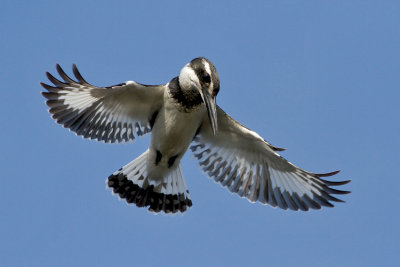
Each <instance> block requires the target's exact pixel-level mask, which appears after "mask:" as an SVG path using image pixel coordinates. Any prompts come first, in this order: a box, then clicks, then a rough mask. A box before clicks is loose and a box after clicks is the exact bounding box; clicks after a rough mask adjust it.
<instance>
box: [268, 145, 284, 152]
mask: <svg viewBox="0 0 400 267" xmlns="http://www.w3.org/2000/svg"><path fill="white" fill-rule="evenodd" d="M271 147H272V150H274V151H285V150H286V148H282V147H276V146H271Z"/></svg>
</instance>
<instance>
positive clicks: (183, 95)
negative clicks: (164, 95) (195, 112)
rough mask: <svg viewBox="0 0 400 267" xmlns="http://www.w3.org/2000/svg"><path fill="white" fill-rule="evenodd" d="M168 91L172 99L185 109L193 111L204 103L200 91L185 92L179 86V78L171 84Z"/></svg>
mask: <svg viewBox="0 0 400 267" xmlns="http://www.w3.org/2000/svg"><path fill="white" fill-rule="evenodd" d="M168 89H169V92H170V94H171V97H172V98H173V99H174V100H175V101H176V102H177V103H178V104H180V105H181V106H182V107H183V108H184V109H187V110H190V109H193V108H195V107H197V106H199V105H200V104H201V103H202V102H203V100H202V99H201V95H200V93H199V92H198V91H196V90H183V89H182V88H181V86H180V85H179V77H175V78H173V79H172V80H171V81H170V82H169V84H168Z"/></svg>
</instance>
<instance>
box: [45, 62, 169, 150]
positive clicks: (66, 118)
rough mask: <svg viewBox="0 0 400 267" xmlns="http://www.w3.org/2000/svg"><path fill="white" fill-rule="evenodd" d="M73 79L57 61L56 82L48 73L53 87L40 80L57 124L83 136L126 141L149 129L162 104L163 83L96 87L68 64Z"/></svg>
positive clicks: (102, 139) (126, 83) (108, 141)
mask: <svg viewBox="0 0 400 267" xmlns="http://www.w3.org/2000/svg"><path fill="white" fill-rule="evenodd" d="M72 69H73V72H74V75H75V77H76V79H77V81H74V80H73V79H71V78H70V77H68V75H67V74H65V72H64V71H63V70H62V69H61V67H60V66H59V65H58V64H57V71H58V74H59V75H60V76H61V78H62V79H63V81H60V80H58V79H56V78H54V76H52V75H51V74H50V73H48V72H47V73H46V75H47V78H48V79H49V80H50V81H51V82H52V83H53V84H54V86H50V85H47V84H45V83H40V84H41V85H42V86H43V87H44V88H45V89H46V90H47V91H48V92H42V95H43V96H44V97H45V98H47V99H48V100H47V102H46V104H47V105H48V106H49V107H50V110H49V112H50V113H51V114H52V117H53V119H55V120H56V121H57V123H59V124H62V125H63V126H64V127H66V128H69V129H70V130H72V131H74V132H75V133H76V134H77V135H81V136H83V137H84V138H90V139H95V140H98V141H104V142H106V143H115V142H127V141H132V140H134V139H135V133H136V134H137V135H143V134H145V133H148V132H150V131H151V128H152V124H153V123H154V120H155V117H156V116H157V112H158V110H159V109H160V107H161V106H162V102H163V94H164V90H165V86H164V85H155V86H150V85H142V84H138V83H136V82H133V81H129V82H125V83H122V84H118V85H114V86H109V87H97V86H93V85H91V84H89V83H88V82H86V81H85V80H84V79H83V78H82V76H81V74H80V73H79V71H78V69H77V67H76V65H75V64H74V65H73V66H72Z"/></svg>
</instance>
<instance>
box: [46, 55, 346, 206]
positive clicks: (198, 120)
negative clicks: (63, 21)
mask: <svg viewBox="0 0 400 267" xmlns="http://www.w3.org/2000/svg"><path fill="white" fill-rule="evenodd" d="M56 67H57V71H58V74H59V75H60V77H61V78H62V81H61V80H58V79H57V78H55V77H54V76H52V75H51V74H50V73H48V72H47V73H46V75H47V78H48V79H49V80H50V82H51V83H53V85H48V84H45V83H41V85H42V86H43V87H44V88H45V89H46V90H47V92H42V95H43V96H44V97H45V98H46V99H47V102H46V104H47V105H48V106H49V107H50V109H49V112H50V113H51V114H52V117H53V119H54V120H56V121H57V123H59V124H61V125H63V126H64V127H65V128H68V129H70V130H71V131H73V132H75V133H76V134H77V135H80V136H82V137H84V138H89V139H94V140H97V141H103V142H105V143H121V142H129V141H133V140H134V139H135V138H136V136H141V135H144V134H147V133H151V141H150V146H149V148H148V149H147V150H146V151H145V152H144V153H143V154H142V155H141V156H139V157H138V158H136V159H135V160H133V161H131V162H130V163H128V164H126V165H125V166H123V167H122V168H121V169H119V170H117V171H115V172H114V173H113V174H111V175H110V176H109V177H108V179H107V181H106V182H107V185H108V187H109V188H111V189H112V191H113V192H114V193H115V194H118V195H119V197H120V198H122V199H125V200H126V201H127V202H128V203H134V204H135V205H136V206H138V207H148V210H149V211H151V212H155V213H159V212H164V213H176V212H181V213H183V212H185V211H186V210H187V208H189V207H191V206H192V200H191V198H190V195H189V191H188V189H187V186H186V182H185V179H184V177H183V174H182V169H181V166H180V161H181V159H182V157H183V155H184V154H185V152H186V150H187V149H188V148H189V147H190V150H191V151H192V153H193V155H194V157H195V158H196V159H197V160H198V161H199V165H200V167H201V169H202V170H203V171H204V172H205V173H206V174H207V175H208V176H209V177H210V178H212V179H214V180H215V181H216V182H218V183H220V184H221V185H222V186H225V187H227V188H228V189H229V191H231V192H233V193H236V194H238V195H239V196H241V197H244V198H247V199H248V200H249V201H250V202H261V203H263V204H269V205H271V206H273V207H280V208H282V209H291V210H303V211H307V210H309V209H320V208H321V207H322V206H326V207H333V204H332V203H331V202H343V201H342V200H340V199H338V198H336V197H334V196H333V195H335V194H339V195H341V194H348V193H350V192H349V191H342V190H337V189H334V188H332V186H339V185H344V184H347V183H348V182H350V180H347V181H328V180H325V179H323V178H322V177H326V176H332V175H334V174H337V173H338V172H339V171H335V172H330V173H321V174H318V173H312V172H308V171H305V170H303V169H300V168H299V167H297V166H295V165H293V164H292V163H290V162H289V161H287V160H286V159H284V158H283V157H281V156H280V155H279V154H278V153H277V152H278V151H282V150H284V149H282V148H278V147H275V146H273V145H271V144H270V143H268V142H267V141H266V140H264V139H263V138H262V137H261V136H260V135H258V134H257V133H256V132H254V131H251V130H249V129H248V128H246V127H244V126H243V125H242V124H240V123H239V122H237V121H236V120H235V119H233V118H232V117H230V116H229V115H228V114H226V113H225V112H224V111H223V110H222V109H221V108H220V107H219V106H218V105H217V104H216V96H217V95H218V92H219V89H220V84H219V77H218V74H217V71H216V69H215V67H214V65H213V64H212V63H211V62H210V61H209V60H208V59H206V58H203V57H199V58H195V59H193V60H192V61H191V62H190V63H188V64H187V65H185V66H184V67H183V68H182V70H181V71H180V74H179V76H178V77H175V78H173V79H172V80H171V81H170V82H168V83H167V84H163V85H144V84H140V83H137V82H135V81H127V82H125V83H121V84H117V85H113V86H108V87H98V86H94V85H91V84H90V83H88V82H87V81H85V79H84V78H83V77H82V75H81V74H80V73H79V71H78V69H77V67H76V65H75V64H74V65H73V66H72V70H73V73H74V75H75V79H76V80H74V79H72V78H70V77H69V76H68V75H67V74H66V73H65V72H64V71H63V69H62V68H61V67H60V65H58V64H57V66H56Z"/></svg>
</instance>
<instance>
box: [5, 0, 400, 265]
mask: <svg viewBox="0 0 400 267" xmlns="http://www.w3.org/2000/svg"><path fill="white" fill-rule="evenodd" d="M0 25H1V27H0V34H1V36H0V37H1V38H0V51H1V52H0V63H1V67H0V78H1V83H0V88H1V93H2V96H1V98H0V109H1V117H0V122H1V125H2V126H1V131H0V137H1V138H0V140H1V141H0V142H1V146H0V149H1V153H0V157H1V160H0V166H1V186H0V212H1V219H0V265H1V266H293V265H297V266H399V264H400V261H399V257H400V256H399V255H400V254H399V253H400V249H399V241H400V230H399V229H400V227H399V225H400V213H399V212H400V210H399V207H398V203H399V202H400V196H399V188H400V177H399V171H400V160H399V154H398V152H399V144H400V140H399V134H400V123H399V115H400V105H399V98H400V93H399V92H400V88H399V84H400V79H399V77H400V76H399V71H400V53H399V48H400V4H399V1H366V0H362V1H246V2H245V1H224V2H223V1H140V2H139V1H110V2H106V1H40V0H39V1H8V0H3V1H2V3H1V8H0ZM198 56H204V57H207V58H209V59H210V60H211V61H212V62H213V63H214V64H215V66H216V67H217V70H218V72H219V76H220V80H221V91H220V93H219V95H218V98H217V102H218V104H219V105H220V106H221V107H222V108H223V109H224V110H225V111H226V112H228V113H229V114H230V115H231V116H233V117H234V118H235V119H237V120H238V121H239V122H241V123H243V124H244V125H246V126H247V127H249V128H250V129H253V130H255V131H256V132H258V133H259V134H260V135H261V136H263V137H264V138H265V139H266V140H268V141H269V142H270V143H272V144H274V145H276V146H280V147H284V148H287V151H285V152H283V153H282V155H283V156H284V157H285V158H287V159H289V160H290V161H291V162H293V163H295V164H296V165H298V166H300V167H302V168H305V169H306V170H309V171H313V172H329V171H334V170H336V169H341V170H342V172H341V173H340V174H339V175H337V176H334V177H333V179H335V180H344V179H352V182H351V183H350V184H348V185H346V186H343V187H341V189H344V190H351V191H352V194H350V195H346V196H343V199H344V200H346V203H344V204H342V203H338V204H337V205H336V207H335V208H333V209H329V208H326V209H322V210H318V211H311V212H306V213H303V212H292V211H284V210H280V209H274V208H271V207H269V206H263V205H260V204H250V203H249V202H248V201H247V200H245V199H241V198H239V197H237V196H236V195H232V194H231V193H229V192H228V191H227V190H226V189H225V188H222V187H221V186H220V185H218V184H215V183H214V182H213V181H212V180H210V179H209V178H207V177H206V176H205V175H203V174H202V172H201V171H200V168H199V167H198V166H197V162H196V161H195V160H194V159H193V158H192V156H191V154H190V153H187V154H186V156H185V157H184V159H183V160H182V167H183V171H184V175H185V177H186V180H187V184H188V187H189V190H190V192H191V197H192V200H193V208H192V209H190V210H189V211H187V212H186V213H185V214H184V215H177V216H163V215H158V216H155V215H153V214H151V213H149V212H147V211H146V209H139V208H136V207H135V206H128V205H127V204H125V202H124V201H120V200H118V197H116V196H113V195H112V194H111V192H110V191H107V190H106V189H105V180H106V178H107V177H108V175H109V174H111V173H113V172H114V171H115V170H117V169H119V168H120V167H121V166H123V165H125V164H126V163H127V162H129V161H131V160H132V159H134V158H136V157H137V156H139V155H140V154H141V153H142V152H143V151H144V150H145V149H146V148H147V146H148V143H149V137H144V138H139V139H138V140H137V141H136V142H135V143H132V144H126V145H110V144H103V143H99V142H94V141H89V140H84V139H82V138H81V137H77V136H75V135H74V134H73V133H71V132H69V131H67V130H66V129H63V128H62V127H61V126H59V125H57V124H56V123H55V122H54V121H53V120H52V119H51V118H50V116H49V114H48V113H47V107H46V106H45V104H44V99H43V97H42V96H41V95H40V91H42V88H41V87H40V85H39V82H40V81H44V82H46V81H47V80H46V77H45V71H50V72H52V73H55V72H56V70H55V64H56V63H60V64H61V65H62V66H63V67H64V69H65V70H66V71H67V73H69V74H71V66H72V64H73V63H76V64H77V65H78V67H79V68H80V71H81V73H82V74H83V76H84V77H85V78H86V79H87V80H88V81H89V82H91V83H92V84H95V85H99V86H107V85H113V84H117V83H120V82H124V81H127V80H135V81H138V82H140V83H149V84H161V83H166V82H168V81H169V80H170V79H171V78H173V77H175V76H177V75H178V73H179V71H180V69H181V68H182V67H183V66H184V65H185V64H186V63H187V62H189V61H190V60H191V59H193V58H195V57H198Z"/></svg>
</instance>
